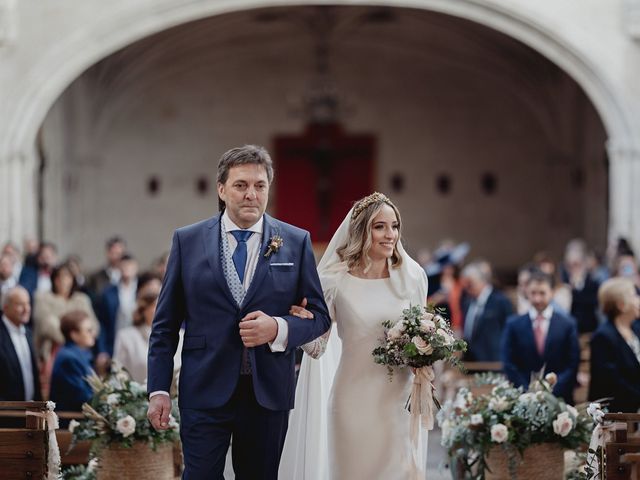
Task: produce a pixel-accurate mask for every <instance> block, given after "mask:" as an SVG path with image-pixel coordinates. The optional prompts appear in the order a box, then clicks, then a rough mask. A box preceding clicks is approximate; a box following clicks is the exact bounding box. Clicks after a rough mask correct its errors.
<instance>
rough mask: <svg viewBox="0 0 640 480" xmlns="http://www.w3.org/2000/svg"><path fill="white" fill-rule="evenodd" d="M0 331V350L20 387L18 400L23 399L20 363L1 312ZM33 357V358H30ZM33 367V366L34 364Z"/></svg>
mask: <svg viewBox="0 0 640 480" xmlns="http://www.w3.org/2000/svg"><path fill="white" fill-rule="evenodd" d="M0 329H1V330H2V333H1V334H0V336H1V337H2V343H3V344H2V348H3V350H4V351H5V352H6V355H7V359H8V360H9V361H10V362H11V363H12V365H10V366H9V367H10V372H12V374H13V375H15V378H17V379H18V380H19V381H20V385H18V389H17V391H19V392H20V398H21V399H24V379H23V378H22V369H21V367H20V361H19V360H18V354H17V352H16V349H15V347H14V346H13V342H12V341H11V335H10V334H9V330H7V327H6V326H5V325H4V322H3V321H2V312H0ZM32 357H33V356H32ZM34 365H35V364H34Z"/></svg>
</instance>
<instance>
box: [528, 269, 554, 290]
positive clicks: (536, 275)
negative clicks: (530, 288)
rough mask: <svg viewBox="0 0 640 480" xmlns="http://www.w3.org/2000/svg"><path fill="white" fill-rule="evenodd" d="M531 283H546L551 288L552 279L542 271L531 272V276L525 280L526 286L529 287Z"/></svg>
mask: <svg viewBox="0 0 640 480" xmlns="http://www.w3.org/2000/svg"><path fill="white" fill-rule="evenodd" d="M533 282H537V283H546V284H548V285H549V286H550V287H551V288H553V277H552V276H551V275H549V274H548V273H545V272H543V271H542V270H533V271H532V272H531V276H530V277H529V279H528V280H527V285H530V284H531V283H533Z"/></svg>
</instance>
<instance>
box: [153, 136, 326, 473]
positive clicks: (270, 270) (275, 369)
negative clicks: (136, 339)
mask: <svg viewBox="0 0 640 480" xmlns="http://www.w3.org/2000/svg"><path fill="white" fill-rule="evenodd" d="M272 180H273V167H272V162H271V158H270V156H269V154H268V153H267V151H266V150H265V149H264V148H262V147H256V146H253V145H246V146H244V147H239V148H234V149H231V150H229V151H228V152H226V153H225V154H224V155H223V156H222V158H221V159H220V162H219V163H218V196H219V198H220V201H221V202H223V205H222V206H223V212H221V213H219V214H217V215H215V216H214V217H212V218H209V219H207V220H204V221H201V222H199V223H196V224H194V225H190V226H187V227H183V228H179V229H178V230H176V231H175V233H174V235H173V243H172V247H171V253H170V255H169V261H168V264H167V270H166V273H165V277H164V282H163V286H162V290H161V292H160V298H159V299H158V306H157V310H156V315H155V318H154V321H153V329H152V333H151V338H150V342H149V369H148V391H149V394H150V402H149V403H150V405H149V412H148V417H149V420H150V421H151V423H152V425H153V426H154V427H155V428H156V429H164V428H167V424H168V418H169V412H170V406H171V404H170V401H169V396H168V394H167V392H168V391H169V388H170V386H171V379H172V376H173V355H174V353H175V350H176V347H177V345H178V332H179V330H180V326H181V325H182V324H183V322H184V326H185V334H184V343H183V350H182V374H181V376H180V387H179V388H180V394H179V401H180V414H181V417H180V418H181V424H180V429H181V438H182V445H183V451H184V460H185V461H184V463H185V472H184V476H183V478H184V479H186V480H193V479H203V480H204V479H207V480H209V479H223V478H224V477H223V470H224V465H225V457H226V453H227V450H228V448H229V442H230V439H231V437H233V449H232V456H233V468H234V470H235V474H236V478H237V479H238V480H244V479H272V480H276V479H277V475H278V465H279V463H280V456H281V454H282V448H283V445H284V438H285V435H286V431H287V423H288V416H289V410H290V409H291V408H293V400H294V396H295V351H296V348H297V347H299V346H301V345H303V344H305V343H307V342H310V341H311V340H313V339H315V338H317V337H319V336H320V335H322V334H323V333H324V332H325V331H327V330H328V329H329V326H330V322H331V320H330V318H329V314H328V311H327V306H326V304H325V302H324V297H323V293H322V287H321V285H320V280H319V278H318V273H317V271H316V264H315V259H314V256H313V250H312V247H311V240H310V238H309V233H308V232H306V231H304V230H301V229H299V228H296V227H294V226H292V225H288V224H286V223H283V222H281V221H278V220H276V219H275V218H272V217H270V216H269V215H266V214H265V213H264V212H265V209H266V206H267V200H268V195H269V187H270V185H271V182H272ZM304 298H306V299H307V301H308V303H307V306H306V309H307V310H308V311H310V312H311V313H313V316H314V318H312V319H303V318H298V317H296V316H291V315H289V314H288V312H289V309H290V307H291V305H294V304H295V305H297V304H299V303H300V302H301V301H302V300H303V299H304Z"/></svg>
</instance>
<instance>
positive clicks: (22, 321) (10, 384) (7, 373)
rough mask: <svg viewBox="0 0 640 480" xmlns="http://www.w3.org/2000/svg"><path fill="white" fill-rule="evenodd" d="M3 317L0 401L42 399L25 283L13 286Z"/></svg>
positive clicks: (1, 325)
mask: <svg viewBox="0 0 640 480" xmlns="http://www.w3.org/2000/svg"><path fill="white" fill-rule="evenodd" d="M2 303H3V305H2V309H3V311H2V313H1V315H2V320H1V321H0V401H9V400H13V401H26V400H41V399H42V397H41V393H40V379H39V378H38V365H37V363H36V357H35V355H34V349H33V340H32V338H31V332H30V331H29V330H28V329H27V328H26V327H25V325H27V324H28V323H29V316H30V315H31V305H30V302H29V293H28V292H27V291H26V290H25V289H24V288H23V287H14V288H12V289H11V290H9V291H8V292H7V293H6V294H5V296H4V300H3V302H2Z"/></svg>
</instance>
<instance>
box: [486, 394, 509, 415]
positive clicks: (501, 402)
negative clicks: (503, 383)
mask: <svg viewBox="0 0 640 480" xmlns="http://www.w3.org/2000/svg"><path fill="white" fill-rule="evenodd" d="M489 408H490V409H491V410H493V411H494V412H504V411H506V410H507V409H508V408H509V402H508V401H507V399H506V398H504V397H495V398H492V399H491V400H490V401H489Z"/></svg>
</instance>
